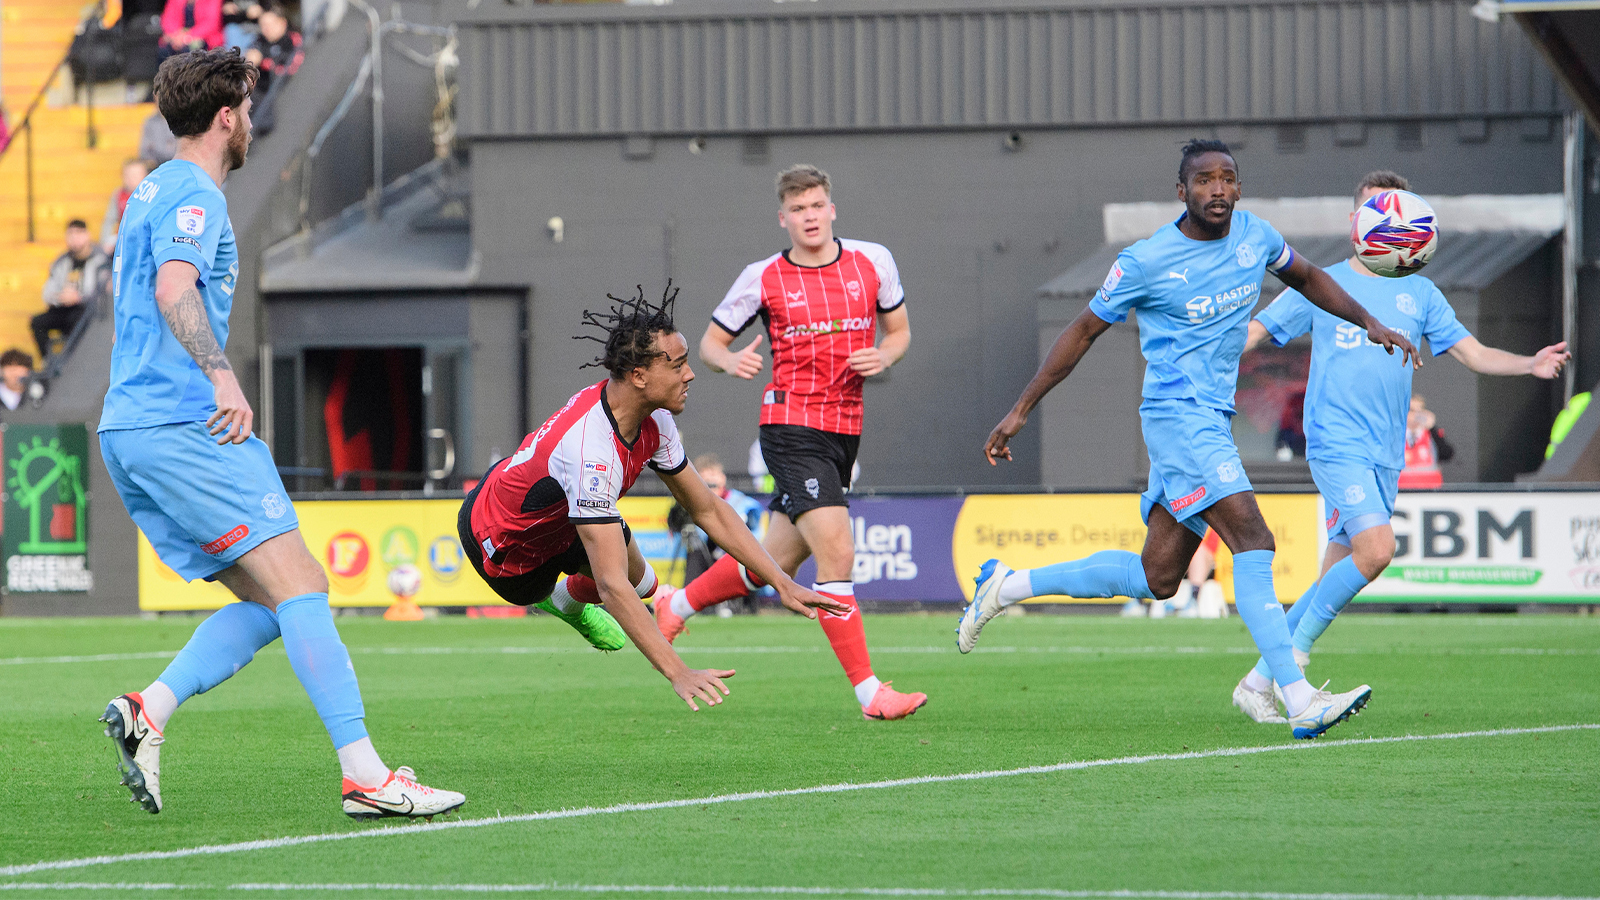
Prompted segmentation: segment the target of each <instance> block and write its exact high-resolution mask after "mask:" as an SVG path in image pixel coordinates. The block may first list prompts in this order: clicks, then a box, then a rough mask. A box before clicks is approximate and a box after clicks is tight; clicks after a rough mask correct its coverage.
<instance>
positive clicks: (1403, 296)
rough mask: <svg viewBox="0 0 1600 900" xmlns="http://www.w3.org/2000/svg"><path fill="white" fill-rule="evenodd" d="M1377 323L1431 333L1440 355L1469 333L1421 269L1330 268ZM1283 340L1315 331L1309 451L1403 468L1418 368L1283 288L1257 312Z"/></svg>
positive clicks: (1412, 334) (1312, 455) (1415, 337)
mask: <svg viewBox="0 0 1600 900" xmlns="http://www.w3.org/2000/svg"><path fill="white" fill-rule="evenodd" d="M1325 271H1326V272H1327V273H1328V274H1329V275H1331V276H1333V280H1334V281H1337V282H1338V283H1339V286H1340V287H1342V288H1344V289H1345V291H1347V292H1348V293H1349V294H1350V296H1351V297H1354V298H1355V300H1356V302H1358V303H1360V304H1361V305H1362V306H1364V307H1366V308H1367V311H1368V312H1370V313H1372V315H1373V316H1375V317H1376V318H1377V319H1378V321H1380V322H1382V323H1383V324H1385V325H1387V326H1389V327H1390V328H1392V329H1394V330H1395V331H1398V332H1400V333H1401V334H1403V335H1405V336H1406V337H1407V338H1408V339H1409V340H1410V341H1411V342H1412V343H1413V344H1420V343H1421V339H1422V338H1424V337H1426V338H1427V339H1428V344H1429V346H1430V347H1432V348H1433V355H1434V356H1438V355H1439V354H1441V353H1444V352H1445V351H1446V350H1449V349H1450V348H1451V347H1453V346H1455V345H1456V343H1457V342H1458V341H1460V340H1461V339H1462V338H1465V337H1468V336H1469V334H1468V332H1467V329H1466V328H1465V327H1464V326H1463V325H1462V324H1461V323H1460V322H1459V321H1458V320H1457V319H1456V313H1455V310H1453V309H1451V308H1450V301H1448V300H1446V299H1445V298H1444V294H1441V293H1440V292H1439V289H1438V288H1437V287H1434V285H1433V282H1431V281H1429V280H1428V279H1426V278H1423V277H1422V276H1421V275H1407V276H1405V277H1404V278H1380V277H1378V276H1376V275H1363V274H1361V273H1359V272H1357V271H1355V270H1354V269H1352V268H1351V267H1350V264H1349V262H1348V261H1346V262H1341V263H1336V264H1334V265H1332V266H1329V267H1328V268H1327V269H1326V270H1325ZM1256 319H1257V321H1259V322H1260V323H1261V324H1262V325H1264V326H1265V327H1266V329H1267V333H1268V334H1270V335H1271V336H1272V339H1273V341H1275V342H1276V343H1278V344H1279V345H1283V344H1286V343H1288V342H1289V341H1291V340H1293V339H1294V338H1296V337H1299V336H1300V335H1302V334H1305V333H1306V332H1308V331H1309V332H1311V375H1310V378H1309V379H1308V380H1307V382H1306V412H1305V431H1306V456H1307V458H1309V459H1313V460H1316V459H1348V460H1356V461H1360V462H1363V463H1366V464H1368V465H1371V466H1381V467H1384V468H1388V469H1394V470H1399V469H1401V468H1402V467H1404V465H1405V431H1406V411H1407V410H1408V409H1409V408H1410V405H1411V373H1412V367H1411V366H1409V365H1406V364H1404V363H1403V362H1402V360H1401V358H1400V355H1399V354H1395V355H1394V356H1390V355H1389V354H1388V353H1386V352H1385V351H1384V349H1383V347H1382V346H1380V345H1378V344H1374V343H1372V342H1371V341H1369V340H1367V333H1366V331H1364V330H1363V329H1362V328H1361V327H1360V326H1357V325H1352V324H1350V323H1349V322H1346V321H1345V320H1343V319H1341V318H1339V317H1338V316H1335V315H1333V314H1332V313H1329V312H1325V311H1323V310H1322V309H1319V308H1318V307H1316V306H1315V305H1313V304H1312V303H1311V301H1309V300H1307V299H1306V298H1305V297H1304V296H1303V295H1302V294H1300V293H1299V292H1298V291H1284V292H1283V294H1282V295H1280V296H1279V297H1278V299H1276V300H1274V301H1273V302H1272V305H1271V306H1268V307H1267V308H1266V309H1264V310H1262V311H1261V315H1259V316H1257V317H1256Z"/></svg>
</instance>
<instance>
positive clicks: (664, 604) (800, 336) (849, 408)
mask: <svg viewBox="0 0 1600 900" xmlns="http://www.w3.org/2000/svg"><path fill="white" fill-rule="evenodd" d="M778 203H779V211H778V222H779V224H781V225H782V226H783V227H784V228H785V229H786V230H787V231H788V232H789V238H790V240H791V241H792V243H793V246H791V247H790V248H789V249H788V250H785V251H784V252H782V253H777V254H774V255H772V256H770V257H768V258H766V259H764V260H762V261H760V262H758V263H753V264H751V265H749V266H747V267H746V268H745V270H744V272H743V273H741V274H740V275H739V279H738V280H737V281H735V282H734V284H733V287H732V288H731V289H730V290H729V291H728V295H727V297H725V298H724V299H723V301H722V303H721V304H720V305H719V306H718V307H717V309H716V312H714V313H713V314H712V316H711V324H710V325H709V326H707V327H706V333H705V336H704V337H702V338H701V339H700V358H701V359H702V360H704V361H705V362H706V364H707V365H709V366H710V367H711V368H712V369H713V370H715V371H718V372H727V373H729V374H731V375H734V376H737V377H739V378H744V379H752V378H754V377H755V376H756V374H757V373H759V372H760V371H761V370H762V368H763V360H762V357H761V353H760V351H759V348H760V346H761V341H762V336H761V335H757V337H756V339H755V340H754V341H751V342H750V344H748V345H747V346H746V347H745V348H744V349H742V350H739V351H734V350H733V349H732V344H733V340H734V338H736V337H738V336H739V334H740V333H741V332H743V331H744V330H745V329H746V328H748V327H749V326H750V325H751V323H753V322H754V321H755V320H756V319H758V318H759V319H761V320H762V322H763V323H764V324H765V325H766V331H767V337H769V338H770V340H771V341H772V381H771V382H769V383H768V384H767V386H766V389H765V390H764V391H763V393H762V401H761V453H762V456H763V457H764V458H765V460H766V463H767V469H768V470H769V471H770V472H771V473H772V477H773V480H774V482H775V483H776V487H775V496H774V498H773V501H772V504H771V507H772V510H773V511H774V512H777V513H782V515H775V516H772V518H771V522H770V524H769V525H768V526H767V535H766V539H765V540H764V541H763V544H764V546H765V547H766V548H767V552H769V553H771V554H772V557H773V558H774V559H775V560H777V561H778V564H779V565H780V566H782V567H783V569H784V571H785V572H787V573H789V574H790V575H791V576H792V575H793V574H794V573H795V571H796V570H798V569H799V568H800V564H801V563H803V562H805V560H806V558H807V557H809V556H812V555H813V554H814V555H815V556H816V558H817V583H816V591H817V592H818V593H819V594H822V595H823V596H826V597H830V598H833V599H835V600H837V601H839V602H841V603H846V604H849V606H850V611H849V613H848V614H847V615H832V614H829V613H826V612H823V613H822V614H821V615H820V616H818V621H819V622H821V623H822V630H823V631H824V632H825V633H826V634H827V636H828V641H829V643H831V644H832V645H833V651H834V653H835V654H836V655H837V656H838V657H839V662H840V664H841V665H843V666H844V671H845V675H846V676H848V677H849V679H850V683H851V684H852V685H854V687H855V692H856V699H857V700H858V701H860V703H861V711H862V714H863V715H864V716H866V717H867V718H869V719H901V718H904V717H906V716H908V715H911V714H912V713H913V712H916V711H917V709H918V708H919V707H920V706H922V705H923V704H924V703H926V702H928V697H927V695H926V694H903V693H901V692H899V691H896V690H894V689H893V688H891V687H889V685H888V684H887V683H885V682H880V681H879V680H878V678H877V676H876V675H874V674H873V671H872V659H871V657H870V655H869V654H868V652H867V636H866V631H865V629H864V628H863V627H862V623H861V611H860V608H859V607H858V606H857V605H856V602H855V583H854V581H853V579H852V572H853V570H854V567H855V541H854V536H853V534H852V533H851V529H850V513H849V505H848V501H847V500H846V499H845V492H846V491H847V490H848V488H849V486H850V471H851V468H852V467H853V466H854V465H855V459H856V450H857V448H858V447H859V446H860V443H861V409H862V404H861V386H862V383H863V382H864V381H865V379H867V378H869V377H871V376H873V375H876V374H878V373H879V372H882V371H884V370H885V369H887V368H889V367H890V366H891V365H893V364H894V363H895V362H897V361H898V360H899V359H900V357H902V356H904V355H905V352H906V348H907V347H909V346H910V344H911V324H910V321H909V319H907V317H906V307H905V291H904V290H903V289H902V288H901V287H900V273H899V271H898V270H897V269H896V268H895V264H894V257H893V256H891V255H890V253H889V251H888V249H887V248H885V247H883V246H882V245H881V244H873V243H869V242H867V241H850V240H840V239H838V238H835V237H834V236H833V221H834V219H835V218H836V217H837V215H838V213H837V212H836V210H835V209H834V205H833V200H832V197H831V185H830V184H829V181H828V174H827V173H826V172H823V171H822V170H821V169H818V168H816V167H815V166H793V167H791V168H789V169H787V170H785V171H784V172H783V173H782V174H781V175H779V176H778ZM880 326H881V327H882V329H883V341H882V343H876V339H877V332H878V329H879V327H880ZM762 583H763V582H762V580H761V578H760V577H759V576H757V575H756V574H755V573H753V572H750V571H748V570H746V569H745V567H744V566H742V565H740V564H739V561H738V560H736V559H733V558H732V557H730V556H725V557H723V558H722V559H720V560H718V561H717V562H716V563H715V564H714V565H712V567H711V568H710V569H708V570H706V572H705V574H703V575H701V576H700V577H699V578H696V579H695V580H694V581H693V582H691V583H690V584H688V585H687V586H685V587H684V588H683V589H682V590H678V591H674V590H672V589H671V588H664V589H663V590H662V591H660V592H658V594H657V596H656V605H655V606H656V625H657V626H658V627H659V628H660V629H661V633H662V634H663V635H665V636H666V638H667V639H668V640H669V641H670V640H673V639H675V638H677V636H678V635H679V634H681V633H682V632H683V628H684V620H685V619H687V618H689V617H690V616H692V615H694V614H695V613H697V612H699V611H700V610H702V609H705V608H706V607H708V606H712V605H714V604H716V603H720V602H722V601H724V600H728V599H731V598H733V597H738V596H741V595H743V594H745V593H748V592H749V591H751V590H753V589H755V588H758V587H760V586H761V584H762Z"/></svg>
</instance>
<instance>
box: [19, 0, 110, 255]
mask: <svg viewBox="0 0 1600 900" xmlns="http://www.w3.org/2000/svg"><path fill="white" fill-rule="evenodd" d="M104 15H105V2H104V0H101V2H99V3H97V4H95V6H94V8H93V9H91V10H90V11H89V12H88V13H87V14H85V15H84V17H83V18H82V19H80V20H78V27H79V28H82V27H83V26H84V25H86V24H87V23H88V22H90V21H92V20H94V19H97V18H101V17H102V16H104ZM78 34H79V32H78V31H74V32H73V36H74V37H76V36H77V35H78ZM71 59H72V47H71V45H68V47H67V52H66V53H64V54H62V56H61V61H60V62H58V63H56V66H55V68H53V69H51V70H50V74H49V75H48V76H46V77H45V80H44V84H42V85H40V86H39V92H38V93H37V94H34V95H33V100H32V101H31V102H29V103H28V110H27V112H24V113H23V114H22V121H20V122H18V123H17V124H16V126H15V127H13V128H12V129H11V139H10V141H9V142H8V143H7V144H6V146H5V147H4V148H0V158H3V157H4V156H5V154H6V151H8V150H10V149H11V148H12V147H14V146H16V143H17V137H18V136H19V135H22V133H23V132H24V131H26V132H27V135H26V137H25V138H24V140H23V153H24V154H25V157H26V165H25V168H26V170H27V182H28V243H30V244H31V243H33V242H34V240H35V238H36V234H35V230H36V229H35V216H34V205H35V204H34V196H33V114H34V113H35V112H38V110H39V105H40V104H42V103H43V102H44V99H45V97H46V96H48V95H49V93H50V88H51V87H52V86H53V85H54V84H55V83H56V76H57V75H60V74H61V70H62V69H63V68H65V67H66V65H67V63H68V62H70V61H71ZM90 74H91V77H90V78H89V80H88V84H86V85H84V89H83V97H84V109H85V110H86V112H87V115H88V121H87V125H86V127H85V134H84V138H85V140H86V141H87V143H88V146H89V149H91V150H93V149H94V147H95V145H96V144H97V143H98V142H99V135H98V134H96V132H95V128H94V78H93V77H92V76H93V74H94V73H90Z"/></svg>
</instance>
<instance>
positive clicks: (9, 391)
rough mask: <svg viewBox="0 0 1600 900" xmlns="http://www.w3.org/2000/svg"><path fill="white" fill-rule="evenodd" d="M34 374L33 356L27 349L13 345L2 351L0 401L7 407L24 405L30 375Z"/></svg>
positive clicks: (0, 361)
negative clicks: (23, 399) (20, 348)
mask: <svg viewBox="0 0 1600 900" xmlns="http://www.w3.org/2000/svg"><path fill="white" fill-rule="evenodd" d="M32 374H33V357H31V356H29V355H28V354H27V352H26V351H23V350H18V349H17V348H16V347H12V348H11V349H10V350H7V351H6V352H4V353H0V403H4V404H5V407H6V409H16V408H17V407H19V406H21V405H22V398H23V397H26V396H27V395H28V376H30V375H32Z"/></svg>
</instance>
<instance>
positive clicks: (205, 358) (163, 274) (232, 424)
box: [156, 260, 255, 444]
mask: <svg viewBox="0 0 1600 900" xmlns="http://www.w3.org/2000/svg"><path fill="white" fill-rule="evenodd" d="M199 277H200V272H199V270H197V269H196V268H195V267H194V266H192V265H190V264H189V263H186V262H181V261H178V260H172V261H170V262H165V263H162V264H161V268H160V269H159V270H158V271H157V272H156V306H157V307H158V308H159V309H160V310H161V315H162V317H163V318H165V319H166V320H167V327H168V328H171V329H172V336H173V337H175V338H177V339H178V343H179V344H181V345H183V349H185V350H187V351H188V352H189V355H190V356H192V357H194V361H195V363H196V364H197V365H199V366H200V371H202V372H204V373H206V377H207V378H209V379H211V387H212V390H214V391H215V392H216V397H217V411H216V412H215V413H212V415H211V418H210V419H208V420H206V427H207V428H209V429H210V430H211V434H212V435H214V436H216V438H217V443H219V444H228V443H233V444H242V443H244V442H245V440H246V439H248V438H249V437H250V427H251V425H252V424H253V420H254V418H255V413H254V412H252V411H251V409H250V403H249V402H248V401H246V400H245V398H244V391H242V390H240V388H239V380H238V379H237V378H236V377H234V374H233V367H232V366H230V365H229V364H228V357H227V356H225V355H224V354H223V352H222V348H221V347H220V346H218V344H217V335H216V332H214V331H212V330H211V317H210V316H209V315H207V314H206V304H205V300H203V299H202V298H201V296H200V291H199V289H198V288H196V287H195V282H196V281H197V280H198V279H199Z"/></svg>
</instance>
